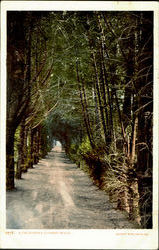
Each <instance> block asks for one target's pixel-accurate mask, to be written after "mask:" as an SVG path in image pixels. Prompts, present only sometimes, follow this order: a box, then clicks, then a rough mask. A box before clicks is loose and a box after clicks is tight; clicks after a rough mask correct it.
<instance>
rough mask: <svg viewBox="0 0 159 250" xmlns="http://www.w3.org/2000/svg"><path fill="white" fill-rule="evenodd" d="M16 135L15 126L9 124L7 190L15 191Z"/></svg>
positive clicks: (7, 136) (7, 138)
mask: <svg viewBox="0 0 159 250" xmlns="http://www.w3.org/2000/svg"><path fill="white" fill-rule="evenodd" d="M14 134H15V128H13V124H9V122H7V133H6V188H7V190H12V189H14Z"/></svg>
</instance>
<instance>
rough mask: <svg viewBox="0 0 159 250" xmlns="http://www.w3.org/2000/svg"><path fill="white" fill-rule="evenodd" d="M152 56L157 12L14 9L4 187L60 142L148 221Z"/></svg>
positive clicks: (136, 217)
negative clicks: (56, 142)
mask: <svg viewBox="0 0 159 250" xmlns="http://www.w3.org/2000/svg"><path fill="white" fill-rule="evenodd" d="M132 20H133V22H132ZM152 64H153V14H152V12H148V11H147V12H142V11H138V12H129V11H125V12H124V11H120V12H111V11H109V12H100V11H99V12H98V11H95V12H91V11H89V12H88V11H85V12H81V11H64V12H63V11H61V12H52V11H50V12H47V11H45V12H39V11H36V12H34V11H23V12H21V11H19V12H15V11H14V12H12V11H9V12H8V13H7V129H6V131H7V132H6V143H7V145H6V153H7V160H6V162H7V164H6V165H7V166H6V178H7V179H6V185H7V190H12V189H14V187H15V179H21V178H22V176H23V173H26V172H28V171H29V169H32V168H33V167H34V165H35V164H38V162H39V161H40V160H41V159H43V158H44V157H45V156H46V155H47V154H48V152H50V151H51V149H52V148H53V147H54V146H55V145H54V143H55V141H59V142H60V143H61V144H62V147H63V149H64V150H65V153H66V155H67V157H69V159H70V160H71V161H72V162H73V163H75V164H76V165H77V166H78V167H79V168H80V169H83V170H84V171H85V172H87V173H88V175H89V176H90V177H91V178H92V180H93V182H94V184H95V185H97V186H98V187H99V188H100V189H103V190H104V192H107V194H109V196H110V200H115V201H116V206H117V208H119V209H121V210H124V211H126V213H127V214H128V215H129V218H130V219H131V220H133V221H135V222H136V223H137V224H139V225H140V226H141V227H143V228H151V227H152V117H153V105H152V103H153V91H152V90H153V75H152V73H153V67H152V66H153V65H152ZM141 184H142V185H141Z"/></svg>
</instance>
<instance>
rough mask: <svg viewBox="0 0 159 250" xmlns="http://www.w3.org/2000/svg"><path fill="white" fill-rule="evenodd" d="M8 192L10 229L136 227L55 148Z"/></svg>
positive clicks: (8, 224) (84, 174) (8, 226)
mask: <svg viewBox="0 0 159 250" xmlns="http://www.w3.org/2000/svg"><path fill="white" fill-rule="evenodd" d="M16 188H17V189H16V190H15V191H10V192H7V228H8V229H116V228H117V229H119V228H135V225H134V224H133V223H132V222H130V221H128V219H127V218H126V215H125V214H124V213H123V212H121V211H118V210H115V209H113V206H112V204H111V203H110V202H109V198H108V196H107V195H106V194H105V193H104V191H102V190H99V189H98V188H97V187H96V186H95V185H93V184H92V181H91V179H90V178H89V177H88V176H87V174H86V173H84V172H83V171H82V170H80V169H79V168H78V167H77V166H76V165H75V164H72V163H71V162H70V161H69V160H68V159H67V158H66V156H65V153H64V152H62V151H61V148H60V147H55V148H54V149H53V150H52V151H51V152H50V153H49V154H48V156H47V157H46V158H45V159H43V160H41V161H40V162H39V164H37V165H35V166H34V168H33V169H29V170H28V172H27V173H25V174H23V179H22V180H17V181H16Z"/></svg>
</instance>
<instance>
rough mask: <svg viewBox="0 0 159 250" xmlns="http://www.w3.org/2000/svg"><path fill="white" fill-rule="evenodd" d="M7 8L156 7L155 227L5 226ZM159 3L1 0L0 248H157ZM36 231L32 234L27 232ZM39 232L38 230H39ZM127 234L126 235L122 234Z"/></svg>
mask: <svg viewBox="0 0 159 250" xmlns="http://www.w3.org/2000/svg"><path fill="white" fill-rule="evenodd" d="M7 10H45V11H47V10H56V11H60V10H83V11H85V10H99V11H100V10H101V11H104V10H105V11H109V10H111V11H116V10H125V11H127V10H131V11H135V10H136V11H137V10H150V11H154V19H155V21H154V44H155V46H154V128H153V133H154V140H153V145H154V146H153V159H154V160H153V161H154V173H153V188H154V192H153V205H154V211H153V223H154V228H153V229H149V230H148V229H144V230H141V229H140V230H128V229H123V230H117V229H116V230H11V232H13V234H6V232H10V230H6V229H5V221H6V215H5V145H6V139H5V126H6V122H5V121H6V11H7ZM158 31H159V3H158V2H157V1H156V2H150V1H143V2H138V1H136V2H131V1H129V2H127V1H124V2H119V1H115V2H109V1H108V2H107V1H4V2H2V3H1V86H0V87H1V88H0V165H1V168H0V190H2V191H1V193H0V208H1V209H0V211H3V213H1V212H0V230H1V234H0V248H11V249H13V248H19V249H22V248H32V249H33V248H38V249H49V248H51V249H61V248H64V249H157V248H158V247H157V246H158V241H157V236H158V188H157V187H158V160H159V159H158V152H159V144H158V135H159V121H158V117H159V112H158V111H159V101H158V99H159V92H158V87H159V86H158V84H159V34H158ZM26 232H30V233H31V232H32V234H25V233H26ZM36 233H37V234H36ZM122 234H123V235H122Z"/></svg>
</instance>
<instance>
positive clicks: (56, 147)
mask: <svg viewBox="0 0 159 250" xmlns="http://www.w3.org/2000/svg"><path fill="white" fill-rule="evenodd" d="M52 151H56V152H61V151H62V144H61V142H60V141H56V140H55V141H54V146H53V148H52Z"/></svg>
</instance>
